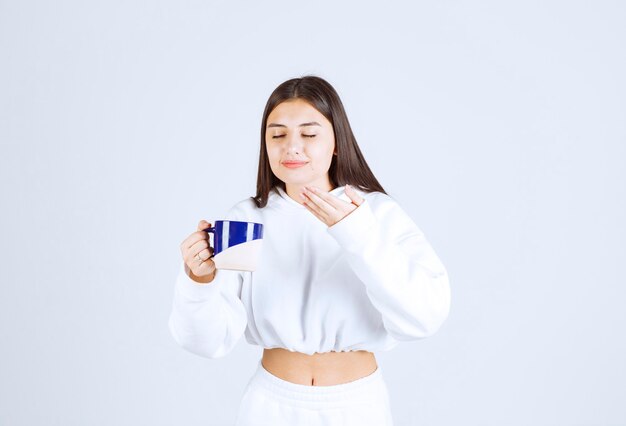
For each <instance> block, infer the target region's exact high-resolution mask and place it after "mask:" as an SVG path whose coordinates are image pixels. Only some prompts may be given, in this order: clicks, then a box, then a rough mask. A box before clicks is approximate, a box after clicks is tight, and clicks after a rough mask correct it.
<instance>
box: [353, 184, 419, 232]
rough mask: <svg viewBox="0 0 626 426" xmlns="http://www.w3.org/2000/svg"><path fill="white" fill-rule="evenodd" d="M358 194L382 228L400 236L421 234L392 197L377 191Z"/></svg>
mask: <svg viewBox="0 0 626 426" xmlns="http://www.w3.org/2000/svg"><path fill="white" fill-rule="evenodd" d="M358 192H359V194H360V195H361V196H362V197H363V198H365V200H366V204H367V206H366V208H368V209H369V210H370V211H371V212H372V214H373V216H375V217H376V219H377V221H378V223H379V224H380V225H381V226H383V227H384V228H386V229H389V230H393V231H395V232H397V233H400V234H403V233H405V232H411V233H418V234H421V233H422V231H421V229H420V228H419V227H418V226H417V224H416V223H415V221H414V220H413V218H412V217H411V216H410V215H409V213H408V212H407V211H406V210H405V209H404V208H403V207H402V206H401V205H400V203H399V202H398V201H397V200H396V199H395V198H394V197H393V196H391V195H388V194H385V193H384V192H378V191H375V192H362V191H358Z"/></svg>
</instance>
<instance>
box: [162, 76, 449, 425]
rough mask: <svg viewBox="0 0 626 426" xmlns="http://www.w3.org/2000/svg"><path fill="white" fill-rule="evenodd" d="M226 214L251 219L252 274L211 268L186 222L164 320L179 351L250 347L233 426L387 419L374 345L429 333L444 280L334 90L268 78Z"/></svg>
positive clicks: (202, 235)
mask: <svg viewBox="0 0 626 426" xmlns="http://www.w3.org/2000/svg"><path fill="white" fill-rule="evenodd" d="M226 219H228V220H239V221H249V222H257V223H262V224H263V226H264V237H263V249H262V251H261V255H260V260H259V264H258V267H257V268H256V270H254V271H236V270H226V269H220V270H216V268H215V264H214V263H213V261H212V259H211V256H212V254H213V248H212V247H211V246H210V244H209V241H210V240H209V239H208V236H207V233H206V232H205V231H204V229H206V228H207V227H208V226H210V224H209V223H208V222H206V221H204V220H203V221H200V223H199V224H198V229H197V230H196V231H195V232H193V233H191V234H190V235H189V236H188V237H187V238H186V239H185V240H184V241H183V242H182V244H181V246H180V248H181V252H182V257H183V261H182V262H181V268H180V273H179V276H178V279H177V281H176V284H175V293H174V301H173V306H172V312H171V315H170V318H169V328H170V331H171V333H172V335H173V337H174V339H175V340H176V341H177V342H178V344H180V345H181V346H182V347H183V348H185V349H187V350H188V351H190V352H193V353H195V354H198V355H200V356H203V357H206V358H219V357H223V356H225V355H226V354H228V353H229V352H230V351H231V350H232V349H233V347H234V346H235V344H236V343H237V342H238V341H239V340H240V338H241V337H242V336H243V335H245V336H246V340H247V341H248V343H250V344H253V345H258V346H261V347H263V348H264V350H263V356H262V358H261V359H260V360H259V364H258V367H257V370H256V372H255V374H254V375H253V376H252V378H251V379H250V381H249V383H248V386H247V388H246V389H245V392H244V394H243V397H242V400H241V402H240V404H239V411H238V413H237V420H236V424H237V425H240V426H242V425H258V424H268V425H270V424H271V425H275V426H279V425H290V426H291V425H300V424H306V425H330V424H332V425H339V424H346V425H352V424H354V425H356V424H359V425H377V426H383V425H392V424H393V421H392V415H391V404H390V400H389V393H388V390H387V386H386V382H385V381H384V378H383V375H382V371H381V369H380V366H379V365H378V364H377V362H376V358H375V352H376V351H388V350H391V349H393V348H394V347H395V346H396V345H398V344H399V342H401V341H409V340H415V339H423V338H426V337H428V336H431V335H432V334H434V333H435V332H436V331H437V330H438V329H439V328H440V326H441V325H442V324H443V323H444V321H445V320H446V318H447V317H448V313H449V309H450V286H449V280H448V274H447V272H446V269H445V267H444V265H443V264H442V262H441V260H440V259H439V257H438V256H437V254H436V253H435V251H434V250H433V248H432V247H431V245H430V243H429V242H428V240H427V239H426V238H425V236H424V234H423V232H422V231H421V230H420V229H419V228H418V226H417V225H416V224H415V223H414V222H413V220H412V219H411V218H410V217H409V216H408V215H407V214H406V213H405V211H404V210H403V209H402V208H401V207H400V206H399V205H398V203H397V202H396V201H395V200H394V199H393V198H392V197H390V196H389V195H388V194H387V193H386V192H385V191H384V189H383V188H382V186H381V185H380V183H379V182H378V180H377V179H376V178H375V176H374V175H373V173H372V172H371V170H370V168H369V167H368V165H367V163H366V161H365V159H364V157H363V155H362V153H361V151H360V149H359V147H358V145H357V142H356V139H355V137H354V135H353V133H352V130H351V128H350V124H349V122H348V118H347V116H346V113H345V110H344V107H343V105H342V103H341V100H340V98H339V96H338V94H337V92H336V91H335V90H334V88H333V87H332V86H331V85H330V84H329V83H328V82H327V81H325V80H324V79H322V78H320V77H316V76H305V77H302V78H294V79H290V80H288V81H285V82H284V83H282V84H280V85H279V86H278V87H277V88H276V89H275V90H274V92H273V93H272V94H271V96H270V97H269V100H268V101H267V104H266V107H265V111H264V113H263V119H262V126H261V143H260V156H259V167H258V178H257V193H256V195H255V196H254V197H250V198H246V199H244V200H241V201H239V202H238V203H236V204H235V205H234V206H233V207H232V208H231V209H230V211H229V212H228V213H227V215H226Z"/></svg>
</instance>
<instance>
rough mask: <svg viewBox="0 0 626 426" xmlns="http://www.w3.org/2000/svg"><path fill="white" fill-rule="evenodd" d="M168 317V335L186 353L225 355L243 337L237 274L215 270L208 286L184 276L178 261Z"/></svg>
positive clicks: (185, 271) (244, 318) (185, 272)
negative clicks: (172, 298) (169, 334)
mask: <svg viewBox="0 0 626 426" xmlns="http://www.w3.org/2000/svg"><path fill="white" fill-rule="evenodd" d="M180 263H181V264H180V268H179V272H178V277H177V279H176V283H175V285H174V301H173V303H172V311H171V313H170V317H169V324H168V325H169V329H170V333H171V334H172V336H173V337H174V340H175V341H176V343H178V344H179V345H180V346H182V347H183V348H184V349H186V350H187V351H189V352H191V353H194V354H196V355H200V356H202V357H205V358H221V357H223V356H225V355H226V354H228V353H229V352H230V351H231V350H232V349H233V348H234V347H235V345H236V344H237V342H238V341H239V339H240V338H241V336H242V335H243V333H244V331H245V329H246V326H247V323H248V318H247V314H246V309H245V307H244V305H243V303H242V301H241V299H240V297H241V286H242V283H243V278H242V275H241V272H240V271H232V270H226V269H219V270H217V272H216V274H215V278H214V279H213V281H211V282H210V283H208V284H199V283H197V282H195V281H194V280H192V279H191V278H190V277H189V275H188V268H187V265H185V262H183V261H182V260H181V262H180Z"/></svg>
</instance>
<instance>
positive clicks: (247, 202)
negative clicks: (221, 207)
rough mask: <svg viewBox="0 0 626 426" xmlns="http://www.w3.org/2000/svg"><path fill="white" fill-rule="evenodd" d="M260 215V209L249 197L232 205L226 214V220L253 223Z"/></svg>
mask: <svg viewBox="0 0 626 426" xmlns="http://www.w3.org/2000/svg"><path fill="white" fill-rule="evenodd" d="M259 214H260V209H259V208H258V207H257V206H256V203H255V202H254V200H253V199H252V198H251V197H248V198H244V199H243V200H239V201H237V202H236V203H235V204H233V205H232V206H231V207H230V209H228V211H227V212H226V217H225V218H224V219H227V220H241V221H246V222H255V221H256V220H257V219H258V217H259Z"/></svg>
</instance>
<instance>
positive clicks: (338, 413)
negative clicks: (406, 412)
mask: <svg viewBox="0 0 626 426" xmlns="http://www.w3.org/2000/svg"><path fill="white" fill-rule="evenodd" d="M265 425H268V426H269V425H271V426H281V425H289V426H347V425H359V426H367V425H376V426H393V420H392V417H391V407H390V402H389V393H388V389H387V385H386V383H385V381H384V380H383V376H382V372H381V370H380V366H379V367H378V368H377V369H376V371H374V372H373V373H372V374H370V375H369V376H365V377H362V378H360V379H357V380H354V381H352V382H348V383H341V384H338V385H332V386H308V385H301V384H297V383H291V382H289V381H286V380H283V379H281V378H279V377H277V376H274V375H273V374H271V373H270V372H269V371H267V370H266V369H265V368H264V367H263V364H262V363H261V360H259V365H258V367H257V370H256V372H255V373H254V374H253V376H252V378H251V379H250V381H249V382H248V385H247V387H246V389H245V390H244V393H243V396H242V399H241V402H240V404H239V411H238V413H237V420H236V422H235V426H265Z"/></svg>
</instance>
